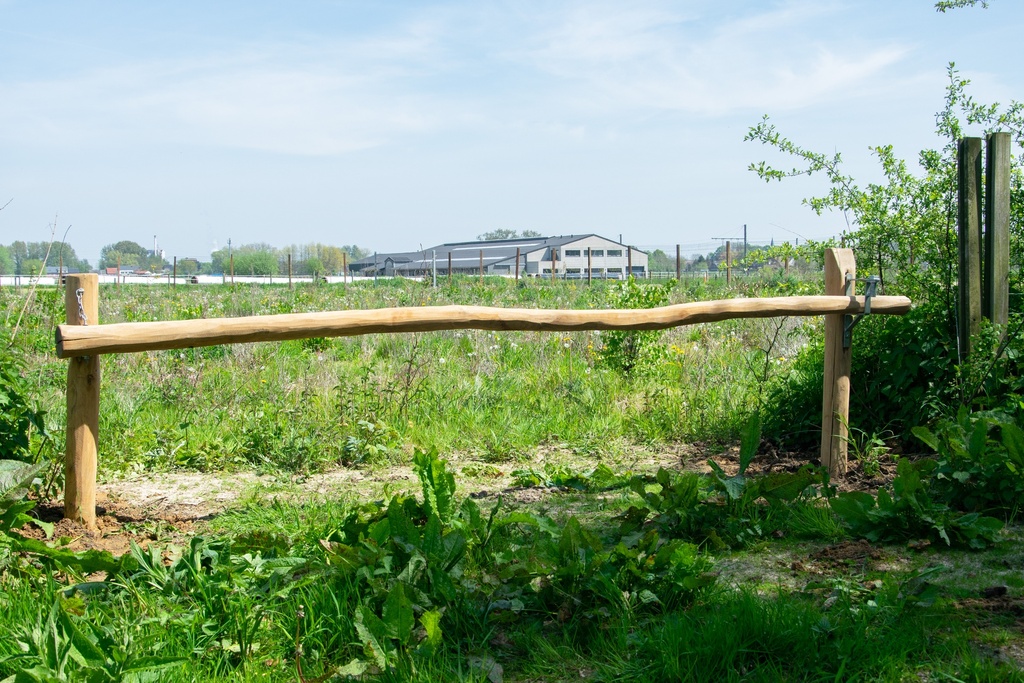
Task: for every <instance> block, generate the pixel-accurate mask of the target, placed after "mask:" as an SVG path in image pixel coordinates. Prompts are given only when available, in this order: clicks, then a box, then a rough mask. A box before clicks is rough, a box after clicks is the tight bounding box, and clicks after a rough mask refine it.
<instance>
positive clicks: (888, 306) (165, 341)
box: [56, 296, 910, 358]
mask: <svg viewBox="0 0 1024 683" xmlns="http://www.w3.org/2000/svg"><path fill="white" fill-rule="evenodd" d="M909 310H910V299H908V298H906V297H901V296H879V297H874V298H873V299H872V300H871V312H872V313H873V314H874V313H881V314H894V315H902V314H904V313H906V312H907V311H909ZM863 311H864V298H863V297H845V296H797V297H774V298H761V299H725V300H720V301H700V302H694V303H687V304H677V305H674V306H664V307H661V308H646V309H609V310H551V309H527V308H491V307H485V306H428V307H407V308H380V309H372V310H359V311H327V312H322V313H289V314H283V315H261V316H251V317H245V318H215V319H210V320H176V321H162V322H149V323H115V324H112V325H98V326H93V325H90V326H88V327H81V326H72V325H60V326H58V327H57V333H56V337H57V355H58V356H59V357H61V358H72V357H75V356H82V355H87V354H96V353H132V352H138V351H153V350H158V349H182V348H189V347H195V346H213V345H216V344H238V343H247V342H264V341H284V340H287V339H305V338H309V337H346V336H355V335H361V334H375V333H382V332H384V333H387V332H431V331H436V330H461V329H479V330H498V331H505V330H525V331H550V332H568V331H575V330H663V329H667V328H670V327H678V326H680V325H693V324H696V323H707V322H716V321H719V320H728V319H731V318H771V317H776V316H788V315H793V316H811V315H824V314H830V313H833V314H834V313H861V312H863Z"/></svg>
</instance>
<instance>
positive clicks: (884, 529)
mask: <svg viewBox="0 0 1024 683" xmlns="http://www.w3.org/2000/svg"><path fill="white" fill-rule="evenodd" d="M934 468H935V463H934V462H933V461H930V460H920V461H918V462H916V463H912V462H910V460H908V459H906V458H903V459H901V460H900V461H899V464H898V465H897V471H896V478H895V479H894V480H893V482H892V492H891V493H890V492H889V491H888V490H887V489H881V490H879V492H878V495H877V497H876V496H872V495H871V494H869V493H864V492H862V491H850V492H846V493H841V494H839V495H837V496H836V497H834V498H832V499H831V500H830V501H829V503H830V504H831V506H832V510H833V511H834V512H835V513H836V514H837V515H838V516H839V517H840V519H842V520H843V522H844V523H845V524H846V525H847V527H848V528H849V529H850V532H851V533H853V534H854V535H856V536H860V537H862V538H866V539H867V540H869V541H873V542H881V543H892V542H896V541H906V540H911V539H922V538H926V539H930V540H934V541H939V540H941V541H943V542H944V543H945V544H946V545H947V546H949V545H957V546H965V547H969V548H975V549H980V548H985V547H987V546H989V545H991V544H993V543H995V542H996V536H997V534H998V532H999V531H1000V529H1002V528H1003V523H1002V522H1000V521H999V520H997V519H995V518H993V517H983V516H981V515H980V514H978V513H976V512H971V513H967V514H961V513H957V512H953V511H952V510H950V507H949V506H948V505H946V504H945V503H942V502H940V501H938V500H935V499H934V498H933V497H932V493H931V491H930V490H929V487H928V486H927V477H929V476H931V475H932V473H933V470H934ZM922 475H923V476H922Z"/></svg>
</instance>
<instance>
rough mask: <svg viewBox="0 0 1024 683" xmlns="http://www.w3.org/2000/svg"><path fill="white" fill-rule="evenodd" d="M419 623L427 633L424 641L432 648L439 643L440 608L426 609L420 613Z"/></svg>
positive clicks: (435, 647)
mask: <svg viewBox="0 0 1024 683" xmlns="http://www.w3.org/2000/svg"><path fill="white" fill-rule="evenodd" d="M420 625H421V626H422V627H423V630H424V631H425V632H426V634H427V638H426V643H427V645H429V646H430V647H431V648H432V649H437V647H438V646H440V645H441V612H440V610H436V609H432V610H427V611H426V612H424V613H423V614H421V615H420Z"/></svg>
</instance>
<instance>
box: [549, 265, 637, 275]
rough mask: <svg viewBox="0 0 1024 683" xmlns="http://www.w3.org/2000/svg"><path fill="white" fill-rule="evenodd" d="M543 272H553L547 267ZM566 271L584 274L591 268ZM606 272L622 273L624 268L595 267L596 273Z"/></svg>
mask: <svg viewBox="0 0 1024 683" xmlns="http://www.w3.org/2000/svg"><path fill="white" fill-rule="evenodd" d="M636 269H637V266H634V267H633V270H636ZM543 272H545V273H551V269H550V268H545V269H544V271H543ZM565 272H566V273H568V274H570V275H579V274H581V273H582V274H586V273H589V272H590V269H589V268H566V269H565ZM606 272H607V273H621V272H622V268H594V273H606Z"/></svg>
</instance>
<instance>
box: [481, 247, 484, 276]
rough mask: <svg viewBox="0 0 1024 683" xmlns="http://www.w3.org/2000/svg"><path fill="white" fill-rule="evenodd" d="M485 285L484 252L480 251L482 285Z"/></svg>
mask: <svg viewBox="0 0 1024 683" xmlns="http://www.w3.org/2000/svg"><path fill="white" fill-rule="evenodd" d="M483 283H484V250H483V249H481V250H480V284H483Z"/></svg>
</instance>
